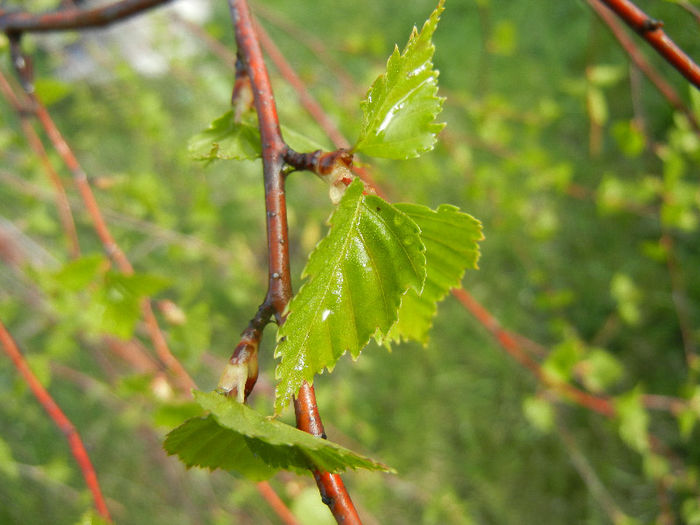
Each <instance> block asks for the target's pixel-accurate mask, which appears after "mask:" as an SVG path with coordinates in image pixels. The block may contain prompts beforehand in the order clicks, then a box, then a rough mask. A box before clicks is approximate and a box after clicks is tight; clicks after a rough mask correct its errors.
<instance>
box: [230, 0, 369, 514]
mask: <svg viewBox="0 0 700 525" xmlns="http://www.w3.org/2000/svg"><path fill="white" fill-rule="evenodd" d="M229 6H230V9H231V17H232V19H233V25H234V30H235V34H236V42H237V44H238V56H239V57H240V58H241V60H242V62H243V65H244V66H245V70H246V72H247V73H248V78H249V79H250V83H251V86H252V88H253V100H254V103H255V111H256V112H257V114H258V126H259V128H260V139H261V143H262V160H263V180H264V184H265V209H266V210H267V244H268V273H269V285H268V291H267V295H266V298H265V302H264V303H263V304H267V305H269V306H270V307H272V308H273V311H274V316H275V318H276V320H277V323H278V324H279V325H281V324H282V323H283V322H284V309H285V307H286V305H287V303H288V302H289V300H290V299H291V297H292V281H291V275H290V271H289V248H288V233H287V208H286V200H285V190H284V174H283V168H284V165H285V158H284V157H285V155H286V154H287V152H288V151H289V149H288V147H287V145H286V144H285V143H284V141H283V140H282V134H281V132H280V126H279V119H278V117H277V108H276V105H275V99H274V95H273V93H272V87H271V86H270V79H269V77H268V73H267V68H266V67H265V62H264V60H263V56H262V50H261V49H260V44H259V42H258V39H257V36H256V34H255V29H254V26H253V20H252V17H251V14H250V10H249V8H248V4H247V2H246V0H229ZM300 399H301V400H300ZM294 406H295V409H297V427H298V428H300V429H302V430H305V431H307V432H309V431H311V433H313V434H314V435H322V434H323V430H322V429H323V427H322V424H321V419H320V417H319V416H318V409H317V408H316V401H315V395H314V392H313V389H312V388H311V387H310V386H309V385H308V384H306V383H305V384H304V385H302V387H301V390H300V391H299V394H298V397H297V399H295V402H294ZM307 421H314V422H315V423H316V426H308V425H307V424H306V422H307ZM319 428H320V429H321V432H320V434H319V433H315V431H317V430H318V429H319ZM314 477H315V478H316V484H317V485H318V488H319V491H320V493H321V497H322V499H323V501H324V503H326V504H328V505H329V507H330V509H331V512H332V513H333V516H334V517H335V519H336V521H337V522H338V523H360V520H359V518H358V516H357V511H356V510H355V507H354V506H353V504H352V501H351V500H350V497H349V496H348V494H347V491H346V490H345V487H344V485H343V482H342V479H341V478H340V476H337V475H331V474H329V473H327V472H314Z"/></svg>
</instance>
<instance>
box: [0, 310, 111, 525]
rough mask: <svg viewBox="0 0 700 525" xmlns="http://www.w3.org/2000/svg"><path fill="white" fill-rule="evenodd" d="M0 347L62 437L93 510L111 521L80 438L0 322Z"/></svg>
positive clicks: (95, 475) (93, 469)
mask: <svg viewBox="0 0 700 525" xmlns="http://www.w3.org/2000/svg"><path fill="white" fill-rule="evenodd" d="M0 343H1V344H2V347H3V349H4V350H5V353H6V354H7V355H8V357H9V358H10V359H11V360H12V363H13V364H14V365H15V368H16V369H17V371H18V372H19V373H20V374H21V375H22V378H23V379H24V381H25V382H26V383H27V385H28V386H29V388H30V389H31V391H32V394H34V397H36V399H37V401H39V403H40V404H41V406H42V408H43V409H44V410H45V411H46V413H47V414H48V415H49V417H50V418H51V419H52V420H53V422H54V423H55V424H56V426H57V427H58V428H59V430H60V431H61V432H62V433H63V435H64V436H66V440H67V441H68V444H69V446H70V449H71V453H72V454H73V457H74V458H75V460H76V462H77V463H78V466H79V467H80V471H81V472H82V474H83V478H84V479H85V484H86V485H87V487H88V489H90V492H91V493H92V499H93V501H94V504H95V509H97V512H99V514H100V516H102V517H103V518H104V519H106V520H107V521H109V522H111V521H112V519H111V517H110V515H109V510H108V509H107V504H106V503H105V500H104V497H103V496H102V491H101V490H100V484H99V482H98V480H97V474H96V473H95V468H94V467H93V465H92V462H91V461H90V457H89V456H88V453H87V451H86V450H85V445H83V440H82V439H81V438H80V434H78V431H77V430H76V428H75V426H74V425H73V423H72V422H71V420H70V419H68V417H67V416H66V415H65V414H64V413H63V411H62V410H61V408H60V407H59V406H58V404H56V402H55V401H54V399H53V398H52V397H51V394H49V392H48V391H47V390H46V389H45V388H44V387H43V386H42V384H41V382H40V381H39V379H37V377H36V376H35V375H34V373H33V372H32V370H31V368H29V365H28V364H27V362H26V360H25V359H24V357H23V356H22V353H21V352H20V351H19V348H18V347H17V344H16V343H15V341H14V339H13V338H12V336H11V335H10V333H9V332H8V331H7V329H6V328H5V325H4V324H3V323H2V321H0Z"/></svg>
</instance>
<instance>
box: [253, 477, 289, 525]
mask: <svg viewBox="0 0 700 525" xmlns="http://www.w3.org/2000/svg"><path fill="white" fill-rule="evenodd" d="M256 486H257V487H258V492H260V495H261V496H262V497H263V498H265V501H267V504H268V505H270V507H271V508H272V510H274V511H275V513H276V514H277V515H278V516H279V517H280V519H281V520H282V521H283V522H284V523H285V524H286V525H299V522H298V521H297V519H296V518H295V517H294V514H292V511H291V510H289V508H288V507H287V506H286V505H285V504H284V501H282V499H281V498H280V497H279V496H278V495H277V493H276V492H275V489H273V488H272V487H271V486H270V484H269V483H268V482H267V481H261V482H259V483H256Z"/></svg>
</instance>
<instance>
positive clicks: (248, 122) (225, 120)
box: [188, 111, 261, 161]
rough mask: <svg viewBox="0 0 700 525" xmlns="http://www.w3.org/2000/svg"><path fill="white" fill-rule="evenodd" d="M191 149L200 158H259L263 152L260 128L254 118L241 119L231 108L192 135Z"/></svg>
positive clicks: (194, 156) (189, 148)
mask: <svg viewBox="0 0 700 525" xmlns="http://www.w3.org/2000/svg"><path fill="white" fill-rule="evenodd" d="M188 150H189V152H190V155H191V156H192V158H194V159H196V160H209V161H211V160H214V159H236V160H255V159H257V158H258V157H260V152H261V149H260V132H259V131H258V126H257V123H256V122H255V120H254V119H250V118H245V119H243V121H242V122H238V123H237V122H235V120H234V113H233V111H229V112H227V113H225V114H224V115H222V116H221V117H219V118H217V119H216V120H214V121H213V122H212V123H211V125H210V126H209V128H208V129H206V130H205V131H202V132H201V133H198V134H196V135H195V136H194V137H192V138H191V139H190V142H189V144H188Z"/></svg>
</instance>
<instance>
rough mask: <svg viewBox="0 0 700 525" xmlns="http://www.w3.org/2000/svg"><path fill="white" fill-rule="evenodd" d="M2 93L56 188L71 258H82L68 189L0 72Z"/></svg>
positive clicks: (56, 197)
mask: <svg viewBox="0 0 700 525" xmlns="http://www.w3.org/2000/svg"><path fill="white" fill-rule="evenodd" d="M0 92H2V94H3V96H4V97H5V99H6V100H7V101H8V103H9V104H10V105H11V106H12V107H13V109H14V110H15V112H16V113H17V115H18V116H19V119H20V125H21V126H22V131H23V133H24V136H25V137H26V138H27V142H28V143H29V147H30V148H32V150H34V153H35V154H36V156H37V157H39V160H40V161H41V164H42V166H43V167H44V171H45V172H46V174H47V175H48V177H49V180H50V181H51V184H52V185H53V187H54V199H55V201H56V209H57V210H58V218H59V220H60V221H61V227H62V228H63V232H64V233H65V235H66V239H67V240H68V249H69V252H70V254H71V257H73V258H76V257H79V256H80V244H79V243H78V234H77V232H76V230H75V221H74V220H73V214H72V212H71V209H70V203H69V202H68V196H67V195H66V189H65V187H64V186H63V182H62V181H61V178H60V177H59V176H58V173H56V170H55V169H54V167H53V165H52V164H51V161H50V160H49V156H48V154H47V153H46V149H45V148H44V144H43V143H42V142H41V139H40V138H39V135H38V134H37V133H36V131H35V130H34V128H33V127H32V124H31V122H29V118H28V117H29V116H28V114H27V113H26V112H25V111H24V109H23V108H22V104H21V103H20V102H19V99H18V98H17V96H16V95H15V93H14V91H13V90H12V86H10V83H9V81H8V80H7V78H5V75H3V74H2V72H1V71H0Z"/></svg>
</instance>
